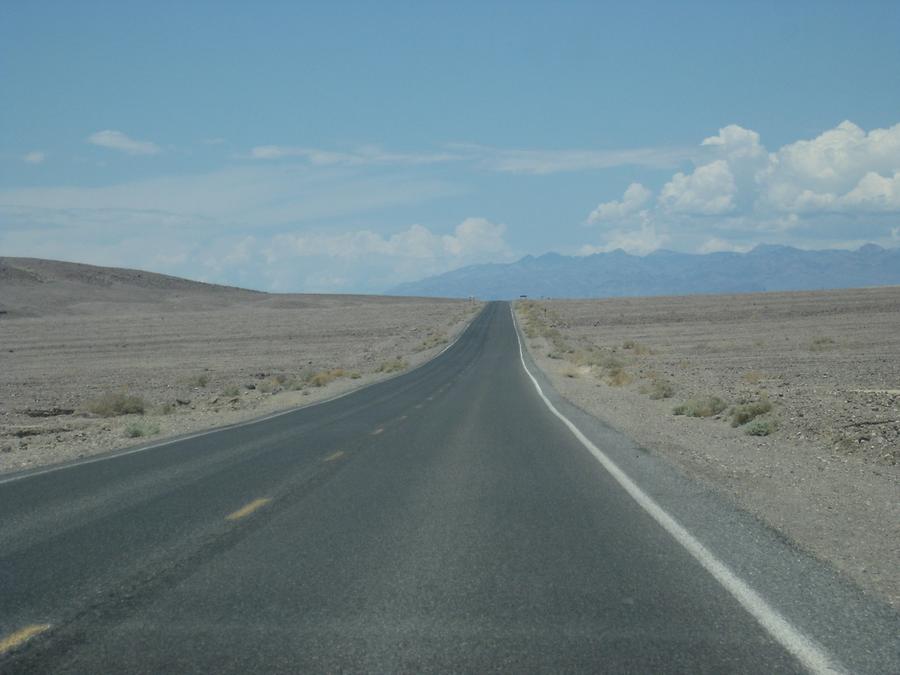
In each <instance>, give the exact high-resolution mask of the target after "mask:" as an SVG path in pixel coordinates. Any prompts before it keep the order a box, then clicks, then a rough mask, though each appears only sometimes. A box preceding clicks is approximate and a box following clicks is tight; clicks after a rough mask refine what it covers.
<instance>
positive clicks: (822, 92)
mask: <svg viewBox="0 0 900 675" xmlns="http://www.w3.org/2000/svg"><path fill="white" fill-rule="evenodd" d="M898 35H900V3H898V2H895V1H892V2H839V3H834V2H794V3H784V2H780V3H775V2H773V3H765V2H746V3H736V2H699V3H690V2H679V3H670V2H655V3H640V2H628V3H624V2H623V3H616V4H613V3H600V2H591V3H565V2H560V3H527V2H505V3H490V2H477V3H466V2H455V3H444V4H442V5H438V4H436V3H421V2H415V3H413V2H411V3H388V2H385V3H370V2H367V3H325V2H322V3H294V2H284V3H278V2H267V3H252V4H251V3H225V2H215V3H201V2H193V3H182V2H179V3H167V2H155V3H129V2H109V3H95V2H79V3H69V2H60V3H44V2H36V1H31V2H27V3H26V2H7V3H4V4H3V5H2V7H0V96H2V101H3V105H2V106H0V255H30V256H39V257H52V258H61V259H68V260H77V261H81V262H92V263H97V264H106V265H119V266H134V267H141V268H145V269H152V270H156V271H162V272H168V273H173V274H178V275H183V276H188V277H191V278H199V279H206V280H211V281H219V282H228V283H238V284H243V285H249V286H252V287H255V288H263V289H273V290H297V291H336V292H349V291H354V292H355V291H363V292H379V291H381V290H384V289H385V288H387V287H389V286H391V285H393V284H395V283H398V282H400V281H406V280H410V279H415V278H419V277H421V276H425V275H428V274H433V273H437V272H442V271H445V270H448V269H452V268H454V267H458V266H461V265H465V264H470V263H475V262H485V261H505V260H512V259H515V258H517V257H520V256H521V255H524V254H526V253H531V254H540V253H543V252H546V251H551V250H554V251H559V252H563V253H569V254H589V253H591V252H595V251H602V250H611V249H613V248H617V247H622V248H625V249H626V250H629V251H632V252H636V253H646V252H648V251H650V250H653V249H654V248H660V247H662V248H671V249H676V250H683V251H713V250H729V249H730V250H744V249H746V248H748V247H751V246H752V245H754V244H756V243H760V242H768V243H784V244H792V245H797V246H801V247H806V248H826V247H854V246H858V245H859V244H861V243H863V242H865V241H874V242H877V243H880V244H882V245H885V246H897V245H900V40H898V39H897V36H898Z"/></svg>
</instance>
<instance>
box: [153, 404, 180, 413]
mask: <svg viewBox="0 0 900 675" xmlns="http://www.w3.org/2000/svg"><path fill="white" fill-rule="evenodd" d="M173 412H175V406H174V405H173V404H172V403H160V404H159V405H158V406H156V407H155V408H153V413H154V414H155V415H171V414H172V413H173Z"/></svg>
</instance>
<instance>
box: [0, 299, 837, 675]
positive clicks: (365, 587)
mask: <svg viewBox="0 0 900 675" xmlns="http://www.w3.org/2000/svg"><path fill="white" fill-rule="evenodd" d="M12 478H13V480H9V479H5V480H6V482H0V514H2V520H0V640H3V641H4V642H0V651H5V654H4V655H0V671H3V672H53V673H67V672H78V673H104V672H109V673H112V672H116V673H121V672H142V673H161V672H217V673H225V672H235V673H244V672H335V671H346V670H349V671H370V672H371V671H375V672H387V671H404V672H410V671H415V672H423V671H487V670H490V671H496V670H502V671H507V672H517V671H534V670H544V671H595V672H598V671H599V672H691V673H697V672H717V673H719V672H766V673H771V672H795V671H802V670H803V669H804V667H803V663H804V662H803V661H802V659H801V660H798V657H797V656H796V655H794V654H792V653H790V652H789V650H788V649H787V648H786V647H785V643H784V640H783V639H782V640H780V639H779V636H778V635H775V634H774V633H773V629H772V628H771V627H765V626H764V625H763V624H762V623H761V622H760V620H759V618H758V617H755V616H753V615H752V614H751V613H750V612H748V611H747V609H746V607H745V606H744V605H743V604H742V603H741V601H740V600H739V599H738V598H736V597H735V594H734V592H733V591H732V590H729V589H728V588H726V587H725V586H723V584H722V583H721V581H720V580H717V579H716V578H714V576H713V575H711V574H710V572H709V570H708V569H707V568H706V567H704V566H703V565H702V564H701V563H700V562H698V560H697V558H696V556H695V555H692V554H691V553H690V552H689V551H688V549H686V548H685V545H684V544H683V542H679V541H677V540H676V538H674V537H673V536H672V534H671V532H669V531H667V530H666V529H665V528H664V527H662V526H661V525H660V523H659V522H658V520H656V519H654V518H653V517H652V515H651V514H649V513H648V512H647V510H646V508H645V507H644V506H642V505H641V504H640V503H639V502H638V501H636V499H635V498H634V497H633V495H630V494H629V493H628V492H627V491H626V490H625V489H623V487H622V485H621V483H620V482H618V481H617V480H616V479H615V478H614V477H613V476H611V475H610V473H609V472H608V471H607V470H606V469H604V467H603V466H602V465H601V464H600V463H599V462H598V461H597V460H596V458H595V457H594V456H593V455H592V454H591V453H590V452H588V451H587V450H586V449H585V446H584V444H583V443H582V442H580V441H579V440H578V438H576V436H575V435H573V433H572V431H571V430H570V429H568V428H567V427H566V426H565V424H564V423H562V421H561V420H560V419H559V418H558V417H557V416H556V415H554V414H553V412H552V411H551V409H550V408H549V407H548V406H547V405H546V403H545V401H544V400H543V399H542V397H541V396H540V394H539V393H538V391H537V389H536V388H535V386H534V383H533V382H532V381H531V378H530V377H529V375H528V373H527V372H526V371H525V369H524V368H523V363H522V361H521V360H520V353H519V345H518V339H517V335H516V330H515V327H514V323H513V321H512V318H511V315H510V311H509V308H508V305H506V304H503V303H492V304H490V305H489V306H488V307H487V308H486V310H485V311H484V312H483V313H482V314H481V315H480V316H479V317H478V318H477V319H476V320H475V321H474V322H473V324H472V325H471V326H470V327H469V329H468V330H467V331H466V332H465V333H464V335H463V336H462V337H461V338H460V339H459V340H458V341H457V343H456V344H454V345H453V346H452V347H451V348H450V349H448V350H447V351H446V352H445V353H444V354H442V355H441V356H440V357H438V358H436V359H435V360H433V361H431V362H429V363H428V364H426V365H424V366H423V367H421V368H418V369H416V370H414V371H412V372H410V373H407V374H405V375H403V376H401V377H398V378H395V379H393V380H390V381H387V382H384V383H381V384H378V385H375V386H372V387H369V388H366V389H363V390H360V391H358V392H355V393H353V394H351V395H348V396H345V397H342V398H340V399H336V400H334V401H331V402H327V403H323V404H320V405H316V406H311V407H309V408H305V409H301V410H298V411H294V412H291V413H288V414H284V415H280V416H277V417H274V418H272V419H268V420H264V421H260V422H256V423H252V424H247V425H242V426H237V427H234V428H230V429H226V430H221V431H217V432H214V433H208V434H203V435H199V436H196V437H193V438H189V439H186V440H182V441H178V442H174V443H170V444H166V445H163V446H161V447H156V448H153V449H149V450H146V451H143V452H139V453H132V454H127V455H123V456H119V457H113V458H109V459H104V460H102V461H96V462H90V463H82V464H77V465H74V466H69V467H65V468H60V469H59V470H55V471H51V472H46V473H41V474H37V475H30V476H23V477H15V476H14V477H12ZM3 480H4V479H0V481H3ZM4 643H5V644H4ZM835 663H836V662H835ZM806 665H807V667H809V663H806Z"/></svg>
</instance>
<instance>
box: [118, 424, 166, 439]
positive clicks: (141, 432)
mask: <svg viewBox="0 0 900 675" xmlns="http://www.w3.org/2000/svg"><path fill="white" fill-rule="evenodd" d="M158 433H159V424H157V423H156V422H149V421H146V420H140V421H138V422H132V423H131V424H129V425H128V426H127V427H125V435H126V436H127V437H128V438H141V437H143V436H156V434H158Z"/></svg>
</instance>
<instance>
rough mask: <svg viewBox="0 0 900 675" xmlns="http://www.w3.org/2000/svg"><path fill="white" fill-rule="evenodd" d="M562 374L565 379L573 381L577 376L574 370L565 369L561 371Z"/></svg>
mask: <svg viewBox="0 0 900 675" xmlns="http://www.w3.org/2000/svg"><path fill="white" fill-rule="evenodd" d="M562 374H563V375H564V376H565V377H571V378H572V379H575V378H576V377H578V375H579V373H578V371H577V370H576V369H575V368H566V369H565V370H563V372H562Z"/></svg>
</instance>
